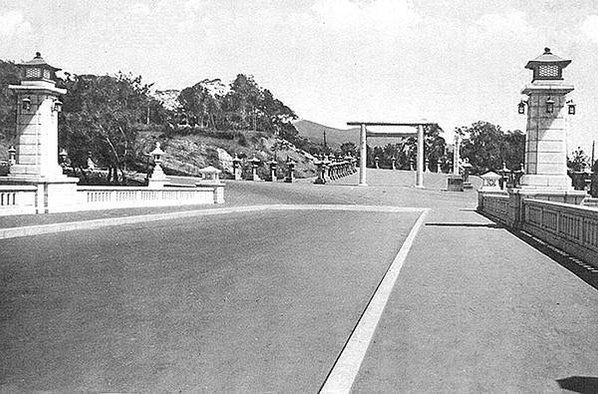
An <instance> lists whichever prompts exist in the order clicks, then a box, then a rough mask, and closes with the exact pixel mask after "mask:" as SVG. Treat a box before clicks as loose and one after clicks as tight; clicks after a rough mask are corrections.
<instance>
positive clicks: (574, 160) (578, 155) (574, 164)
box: [567, 146, 590, 172]
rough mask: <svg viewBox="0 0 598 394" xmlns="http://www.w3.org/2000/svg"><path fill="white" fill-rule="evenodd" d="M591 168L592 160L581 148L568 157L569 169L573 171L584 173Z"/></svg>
mask: <svg viewBox="0 0 598 394" xmlns="http://www.w3.org/2000/svg"><path fill="white" fill-rule="evenodd" d="M589 166H590V158H589V157H588V155H586V153H585V152H584V151H583V149H581V147H579V146H578V147H577V149H576V150H574V151H573V152H572V153H571V155H570V156H567V167H568V168H569V170H571V171H576V172H579V171H583V170H585V169H586V168H587V167H589Z"/></svg>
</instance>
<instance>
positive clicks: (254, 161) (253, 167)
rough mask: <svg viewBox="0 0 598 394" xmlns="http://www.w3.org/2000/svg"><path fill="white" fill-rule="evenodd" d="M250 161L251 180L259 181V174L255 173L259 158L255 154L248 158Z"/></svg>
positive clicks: (259, 161)
mask: <svg viewBox="0 0 598 394" xmlns="http://www.w3.org/2000/svg"><path fill="white" fill-rule="evenodd" d="M249 162H250V163H251V180H252V181H261V179H260V177H259V175H258V174H257V167H258V166H259V165H260V163H261V160H260V159H258V158H257V157H255V155H254V156H253V157H252V158H251V159H249Z"/></svg>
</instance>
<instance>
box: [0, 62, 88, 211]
mask: <svg viewBox="0 0 598 394" xmlns="http://www.w3.org/2000/svg"><path fill="white" fill-rule="evenodd" d="M18 66H19V69H20V70H21V72H22V78H23V80H22V81H21V84H20V85H10V86H9V89H10V90H12V91H13V92H14V93H15V96H16V99H17V125H16V131H17V138H16V145H15V158H14V165H11V167H10V174H8V175H7V176H2V177H0V184H2V183H5V184H22V185H32V186H35V187H37V190H38V191H37V196H36V198H35V206H36V212H37V213H47V212H66V211H75V210H77V209H79V206H78V205H79V201H78V199H77V187H76V184H77V182H79V179H78V178H69V177H67V176H65V175H64V174H63V173H62V167H60V165H59V164H58V113H59V112H60V111H61V110H62V102H61V101H60V100H59V97H60V96H61V95H64V94H66V90H65V89H59V88H57V87H56V82H55V79H56V75H55V72H56V71H57V70H59V69H58V68H55V67H52V66H50V65H49V64H48V63H46V61H45V60H44V59H43V58H42V57H41V55H40V54H39V53H36V55H35V58H33V59H32V60H31V61H29V62H25V63H21V64H19V65H18ZM11 161H12V160H11Z"/></svg>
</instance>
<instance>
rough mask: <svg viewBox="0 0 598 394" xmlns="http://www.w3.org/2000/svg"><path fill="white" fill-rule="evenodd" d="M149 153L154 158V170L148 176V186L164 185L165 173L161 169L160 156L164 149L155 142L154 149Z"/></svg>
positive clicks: (158, 186) (162, 154)
mask: <svg viewBox="0 0 598 394" xmlns="http://www.w3.org/2000/svg"><path fill="white" fill-rule="evenodd" d="M150 155H151V156H152V158H153V159H154V171H153V172H152V175H150V178H149V184H148V186H149V187H157V188H160V187H164V184H165V183H166V181H167V179H166V174H164V171H162V165H161V164H162V157H163V156H164V151H163V150H162V148H160V143H159V142H156V149H154V150H153V151H151V152H150Z"/></svg>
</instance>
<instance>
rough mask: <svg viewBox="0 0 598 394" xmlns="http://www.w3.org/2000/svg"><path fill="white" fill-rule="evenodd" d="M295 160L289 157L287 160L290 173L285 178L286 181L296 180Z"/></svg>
mask: <svg viewBox="0 0 598 394" xmlns="http://www.w3.org/2000/svg"><path fill="white" fill-rule="evenodd" d="M295 164H297V163H295V160H293V159H291V158H289V159H288V160H287V166H288V173H287V176H286V178H284V181H285V182H287V183H293V182H294V181H295Z"/></svg>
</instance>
